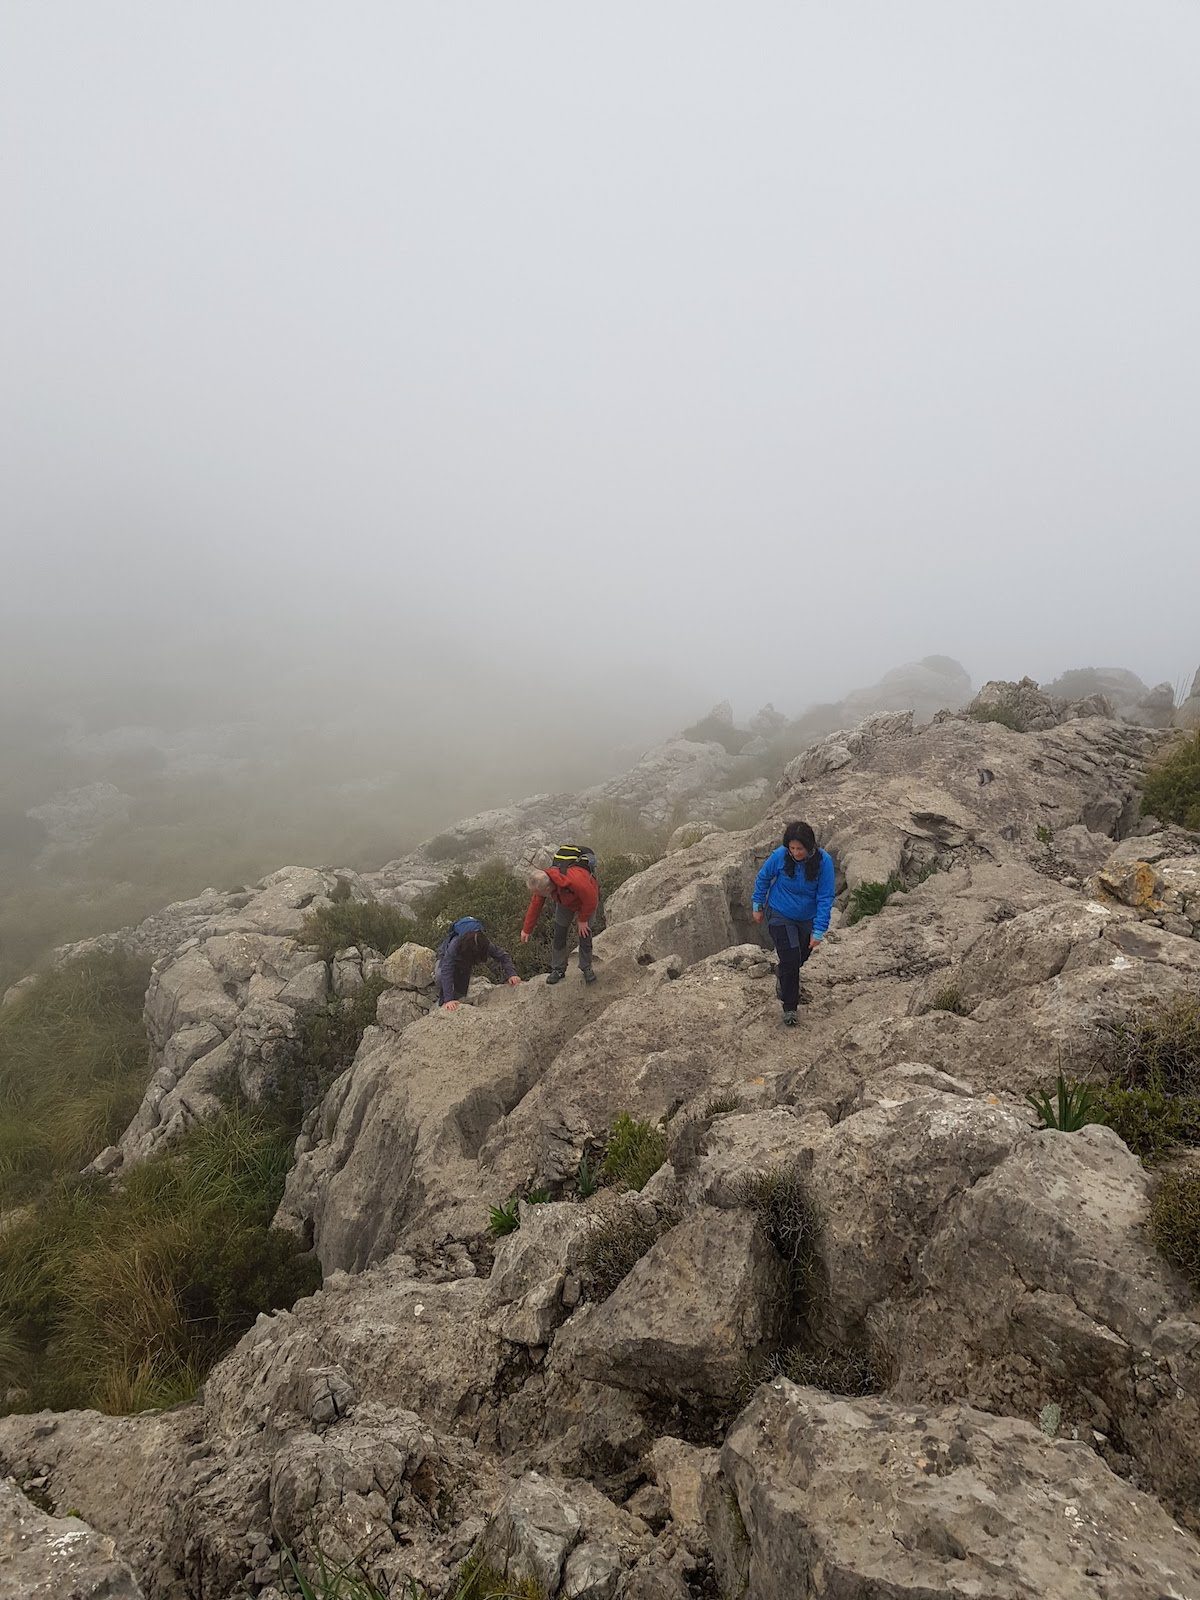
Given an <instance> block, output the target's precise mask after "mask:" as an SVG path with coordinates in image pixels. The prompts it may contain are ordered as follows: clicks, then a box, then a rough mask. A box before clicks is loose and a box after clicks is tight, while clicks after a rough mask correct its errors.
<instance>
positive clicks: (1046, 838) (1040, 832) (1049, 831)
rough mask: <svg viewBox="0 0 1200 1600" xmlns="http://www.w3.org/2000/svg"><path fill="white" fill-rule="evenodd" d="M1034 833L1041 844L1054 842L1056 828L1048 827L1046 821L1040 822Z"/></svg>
mask: <svg viewBox="0 0 1200 1600" xmlns="http://www.w3.org/2000/svg"><path fill="white" fill-rule="evenodd" d="M1034 833H1035V835H1036V837H1037V842H1038V843H1039V844H1053V843H1054V829H1053V828H1048V827H1047V826H1046V824H1045V823H1044V822H1039V823H1038V825H1037V827H1036V828H1035V829H1034Z"/></svg>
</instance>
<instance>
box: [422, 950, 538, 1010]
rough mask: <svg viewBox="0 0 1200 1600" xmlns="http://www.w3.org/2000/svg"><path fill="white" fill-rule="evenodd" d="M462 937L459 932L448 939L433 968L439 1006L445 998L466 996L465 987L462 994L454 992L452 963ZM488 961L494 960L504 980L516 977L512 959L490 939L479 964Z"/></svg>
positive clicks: (442, 1004)
mask: <svg viewBox="0 0 1200 1600" xmlns="http://www.w3.org/2000/svg"><path fill="white" fill-rule="evenodd" d="M464 937H465V936H464V935H463V934H461V933H460V934H459V935H458V937H457V938H456V939H451V940H450V942H449V944H448V945H447V946H446V948H445V949H444V950H443V951H442V953H441V955H440V956H439V957H438V960H437V965H436V966H435V968H434V974H433V975H434V977H435V978H436V979H437V986H438V1005H440V1006H444V1005H445V1004H446V1002H447V1000H462V999H464V998H465V996H466V993H467V991H466V990H465V989H464V990H463V991H462V994H455V992H454V963H455V961H456V960H457V959H458V947H459V945H460V944H461V943H462V941H463V938H464ZM489 961H491V962H494V963H495V964H496V966H498V967H499V968H500V972H501V974H502V976H503V977H504V979H505V980H506V981H507V980H508V979H509V978H515V977H516V975H517V969H516V967H514V966H513V960H512V957H511V956H510V955H509V953H508V951H507V950H501V948H500V946H499V945H498V944H492V943H491V942H490V941H489V943H488V953H487V955H486V956H484V958H483V961H482V962H481V963H480V965H481V966H484V965H486V964H487V963H488V962H489ZM470 981H471V980H470V978H468V979H467V982H468V984H469V983H470Z"/></svg>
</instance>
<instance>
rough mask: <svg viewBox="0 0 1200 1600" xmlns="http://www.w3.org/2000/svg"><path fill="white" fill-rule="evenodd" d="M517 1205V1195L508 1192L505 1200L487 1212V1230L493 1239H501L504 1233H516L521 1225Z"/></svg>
mask: <svg viewBox="0 0 1200 1600" xmlns="http://www.w3.org/2000/svg"><path fill="white" fill-rule="evenodd" d="M519 1206H520V1200H519V1197H518V1196H517V1195H515V1194H510V1195H509V1197H508V1199H507V1200H502V1201H501V1202H500V1204H499V1205H496V1206H493V1207H492V1208H491V1210H490V1211H489V1212H488V1232H489V1233H490V1234H491V1235H492V1237H493V1239H501V1238H503V1237H504V1235H505V1234H506V1233H516V1231H517V1229H518V1228H519V1227H520V1226H521V1213H520V1210H519Z"/></svg>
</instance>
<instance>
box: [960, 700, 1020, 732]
mask: <svg viewBox="0 0 1200 1600" xmlns="http://www.w3.org/2000/svg"><path fill="white" fill-rule="evenodd" d="M967 715H968V716H969V717H970V718H971V720H972V721H973V722H998V723H999V724H1000V726H1001V727H1002V728H1011V729H1012V731H1013V732H1014V733H1024V732H1025V731H1026V728H1025V724H1024V723H1023V722H1022V721H1021V719H1020V717H1019V716H1018V715H1017V713H1016V712H1015V711H1013V710H1010V708H1009V707H1008V706H975V707H973V708H972V710H970V711H969V712H968V713H967Z"/></svg>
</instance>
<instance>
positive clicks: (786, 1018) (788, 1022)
mask: <svg viewBox="0 0 1200 1600" xmlns="http://www.w3.org/2000/svg"><path fill="white" fill-rule="evenodd" d="M783 1025H784V1027H785V1028H794V1027H795V1026H796V1013H795V1012H794V1011H785V1012H784V1013H783Z"/></svg>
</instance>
